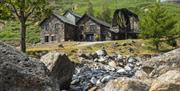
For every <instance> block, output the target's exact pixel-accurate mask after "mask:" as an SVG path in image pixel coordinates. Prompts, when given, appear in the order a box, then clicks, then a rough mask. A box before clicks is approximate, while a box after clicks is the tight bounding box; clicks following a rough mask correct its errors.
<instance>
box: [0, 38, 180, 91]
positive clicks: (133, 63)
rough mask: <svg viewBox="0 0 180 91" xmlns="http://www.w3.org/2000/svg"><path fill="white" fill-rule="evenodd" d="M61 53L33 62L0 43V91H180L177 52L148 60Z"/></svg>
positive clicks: (179, 56) (102, 53)
mask: <svg viewBox="0 0 180 91" xmlns="http://www.w3.org/2000/svg"><path fill="white" fill-rule="evenodd" d="M78 59H79V60H80V61H81V64H80V65H75V64H74V63H73V62H71V60H70V59H69V58H68V56H67V55H66V54H64V53H59V52H49V53H47V54H45V55H44V56H42V57H41V60H39V61H38V60H33V59H31V58H30V57H28V56H27V55H26V54H24V53H21V52H19V51H17V50H16V49H15V48H13V47H12V46H9V45H7V44H4V43H2V42H0V91H62V90H65V91H180V80H179V79H180V49H176V50H173V51H170V52H168V53H164V54H159V55H156V56H150V57H148V58H147V57H132V56H125V55H120V54H113V55H108V54H107V52H106V50H104V49H102V50H97V51H96V52H94V53H92V54H84V53H78Z"/></svg>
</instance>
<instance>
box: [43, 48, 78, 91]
mask: <svg viewBox="0 0 180 91" xmlns="http://www.w3.org/2000/svg"><path fill="white" fill-rule="evenodd" d="M40 60H41V61H42V62H43V63H44V64H45V65H46V66H47V67H48V69H49V70H50V74H49V75H50V77H52V78H53V79H54V81H55V82H57V85H58V86H59V87H60V88H61V90H63V89H68V88H69V86H70V83H71V81H72V76H73V73H74V71H75V66H74V63H72V62H71V61H70V59H69V58H68V57H67V55H66V54H64V53H59V52H50V53H48V54H46V55H44V56H42V57H41V59H40Z"/></svg>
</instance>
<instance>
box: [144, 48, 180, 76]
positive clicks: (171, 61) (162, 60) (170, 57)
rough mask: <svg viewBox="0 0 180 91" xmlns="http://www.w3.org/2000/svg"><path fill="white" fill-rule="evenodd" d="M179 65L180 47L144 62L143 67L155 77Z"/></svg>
mask: <svg viewBox="0 0 180 91" xmlns="http://www.w3.org/2000/svg"><path fill="white" fill-rule="evenodd" d="M179 67H180V48H179V49H176V50H173V51H170V52H167V53H164V54H162V55H159V56H156V57H153V58H151V59H149V60H147V61H144V62H142V69H143V70H144V71H145V72H146V73H147V74H149V75H150V76H151V77H154V78H156V77H158V76H160V75H162V74H164V73H166V72H167V71H169V70H172V69H177V68H179Z"/></svg>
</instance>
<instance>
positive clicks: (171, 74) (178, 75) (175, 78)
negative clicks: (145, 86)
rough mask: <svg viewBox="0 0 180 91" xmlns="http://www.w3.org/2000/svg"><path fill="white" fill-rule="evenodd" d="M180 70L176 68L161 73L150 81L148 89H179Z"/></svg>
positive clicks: (176, 90)
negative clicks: (150, 84)
mask: <svg viewBox="0 0 180 91" xmlns="http://www.w3.org/2000/svg"><path fill="white" fill-rule="evenodd" d="M179 90H180V72H179V71H176V70H172V71H168V72H167V73H165V74H163V75H161V76H160V77H158V78H157V80H155V81H154V82H153V83H152V86H151V88H150V91H179Z"/></svg>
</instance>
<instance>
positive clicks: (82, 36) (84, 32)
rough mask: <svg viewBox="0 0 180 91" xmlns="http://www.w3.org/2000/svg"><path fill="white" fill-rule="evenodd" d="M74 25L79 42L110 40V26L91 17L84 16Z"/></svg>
mask: <svg viewBox="0 0 180 91" xmlns="http://www.w3.org/2000/svg"><path fill="white" fill-rule="evenodd" d="M76 24H77V26H78V36H79V40H80V41H106V40H111V31H110V24H108V23H106V22H104V21H101V20H98V19H96V18H95V17H93V16H91V15H88V14H84V15H83V16H82V18H81V19H80V20H79V21H77V23H76Z"/></svg>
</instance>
